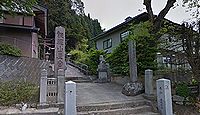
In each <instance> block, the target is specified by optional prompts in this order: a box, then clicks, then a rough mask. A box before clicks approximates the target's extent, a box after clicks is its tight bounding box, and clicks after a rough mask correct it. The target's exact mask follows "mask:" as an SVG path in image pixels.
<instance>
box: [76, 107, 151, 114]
mask: <svg viewBox="0 0 200 115" xmlns="http://www.w3.org/2000/svg"><path fill="white" fill-rule="evenodd" d="M146 112H151V107H150V106H147V105H143V106H138V107H134V108H121V109H111V110H99V111H87V112H78V113H77V115H131V114H142V113H146Z"/></svg>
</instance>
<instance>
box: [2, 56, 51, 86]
mask: <svg viewBox="0 0 200 115" xmlns="http://www.w3.org/2000/svg"><path fill="white" fill-rule="evenodd" d="M48 68H49V63H48V62H46V61H43V60H40V59H36V58H28V57H12V56H6V55H0V82H6V81H13V80H15V81H16V80H19V81H22V80H23V81H28V82H31V83H34V84H39V80H40V73H41V70H42V69H47V70H48Z"/></svg>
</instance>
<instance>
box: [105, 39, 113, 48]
mask: <svg viewBox="0 0 200 115" xmlns="http://www.w3.org/2000/svg"><path fill="white" fill-rule="evenodd" d="M111 47H112V39H107V40H105V41H103V49H108V48H111Z"/></svg>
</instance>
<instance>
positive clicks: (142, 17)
mask: <svg viewBox="0 0 200 115" xmlns="http://www.w3.org/2000/svg"><path fill="white" fill-rule="evenodd" d="M146 20H148V14H147V13H146V12H144V13H141V14H139V15H137V16H135V17H133V18H132V19H130V20H128V21H124V22H122V23H121V24H119V25H117V26H115V27H113V28H111V29H109V30H107V31H105V32H103V33H101V34H99V35H97V36H95V37H94V38H92V39H91V41H93V40H98V39H100V38H102V37H104V36H106V35H108V34H111V33H114V32H115V31H117V30H120V29H121V28H124V27H127V26H128V25H129V24H131V23H133V22H134V23H138V22H140V21H146Z"/></svg>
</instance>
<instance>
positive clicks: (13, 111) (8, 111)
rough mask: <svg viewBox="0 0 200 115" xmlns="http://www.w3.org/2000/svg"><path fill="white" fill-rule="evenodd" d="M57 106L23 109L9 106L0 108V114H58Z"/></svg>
mask: <svg viewBox="0 0 200 115" xmlns="http://www.w3.org/2000/svg"><path fill="white" fill-rule="evenodd" d="M58 111H59V108H47V109H38V110H37V109H34V108H29V109H26V110H25V111H20V110H19V109H16V108H9V109H4V110H0V115H7V114H9V115H58Z"/></svg>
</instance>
